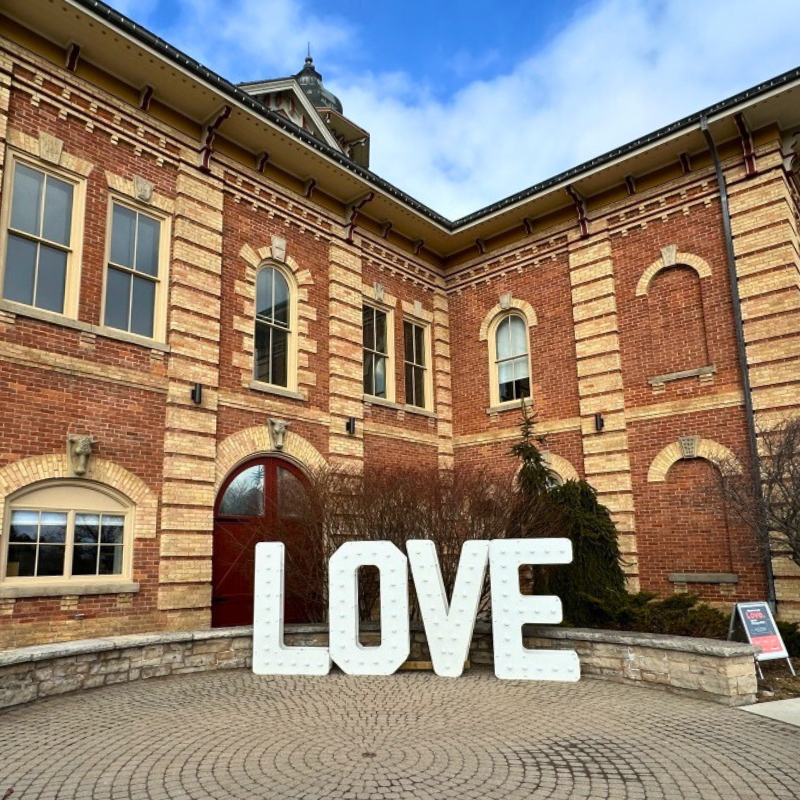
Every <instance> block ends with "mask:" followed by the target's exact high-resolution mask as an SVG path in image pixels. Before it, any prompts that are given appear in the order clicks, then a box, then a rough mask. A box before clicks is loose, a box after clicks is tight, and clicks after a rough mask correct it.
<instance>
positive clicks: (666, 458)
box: [647, 436, 742, 483]
mask: <svg viewBox="0 0 800 800" xmlns="http://www.w3.org/2000/svg"><path fill="white" fill-rule="evenodd" d="M684 458H686V459H691V458H702V459H705V460H706V461H710V462H711V463H712V464H721V463H724V464H728V465H730V466H732V467H733V468H734V469H735V470H736V471H737V472H741V469H742V468H741V465H740V464H739V462H738V461H737V460H736V456H734V454H733V453H732V452H731V451H730V450H729V449H728V448H727V447H725V445H723V444H719V442H715V441H713V440H712V439H702V438H701V437H699V436H684V437H681V439H679V440H678V441H677V442H672V444H668V445H667V446H666V447H665V448H664V449H663V450H661V452H660V453H658V455H657V456H656V457H655V458H654V459H653V461H652V463H651V464H650V469H649V470H648V471H647V482H648V483H664V482H665V481H666V480H667V473H669V471H670V468H671V467H672V465H673V464H674V463H675V462H676V461H680V460H681V459H684Z"/></svg>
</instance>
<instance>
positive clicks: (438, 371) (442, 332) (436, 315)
mask: <svg viewBox="0 0 800 800" xmlns="http://www.w3.org/2000/svg"><path fill="white" fill-rule="evenodd" d="M431 335H432V336H433V394H434V399H435V401H436V415H437V417H438V421H437V425H436V433H437V436H438V439H439V469H453V462H454V458H453V390H452V380H451V378H450V374H451V373H450V311H449V305H448V302H447V295H445V294H444V291H443V290H442V291H441V292H437V293H436V294H435V295H434V298H433V326H432V331H431Z"/></svg>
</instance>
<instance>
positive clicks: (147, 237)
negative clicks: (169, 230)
mask: <svg viewBox="0 0 800 800" xmlns="http://www.w3.org/2000/svg"><path fill="white" fill-rule="evenodd" d="M160 236H161V223H160V222H159V221H158V220H157V219H153V218H152V217H146V216H145V215H144V214H139V230H138V235H137V237H136V269H137V270H138V271H139V272H145V273H147V274H148V275H152V276H154V277H155V276H157V275H158V242H159V239H160Z"/></svg>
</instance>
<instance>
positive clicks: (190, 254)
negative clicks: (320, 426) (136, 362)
mask: <svg viewBox="0 0 800 800" xmlns="http://www.w3.org/2000/svg"><path fill="white" fill-rule="evenodd" d="M222 200H223V197H222V189H221V182H220V181H219V180H218V179H216V178H214V177H207V176H203V175H200V174H199V173H197V172H196V170H194V169H192V168H191V167H188V166H187V165H185V164H182V165H181V168H180V172H179V174H178V178H177V197H176V201H175V223H174V239H173V254H172V262H171V266H170V284H171V292H170V301H169V334H168V337H169V338H168V343H169V346H170V350H171V353H170V357H169V369H168V378H169V388H168V394H167V408H166V432H165V435H164V489H163V498H162V509H161V561H160V569H159V584H160V585H159V592H158V605H159V608H160V609H162V610H164V611H166V612H168V626H169V627H171V628H179V629H180V628H191V627H202V626H204V625H208V624H209V622H210V613H211V555H212V549H213V528H214V518H213V507H214V479H215V474H214V464H215V457H216V431H217V418H216V411H217V395H218V387H219V332H220V324H219V320H220V292H221V278H220V274H221V268H222V255H221V254H222ZM195 383H201V384H202V385H203V398H202V404H201V405H195V404H194V403H192V401H191V398H190V392H191V388H192V386H193V385H194V384H195Z"/></svg>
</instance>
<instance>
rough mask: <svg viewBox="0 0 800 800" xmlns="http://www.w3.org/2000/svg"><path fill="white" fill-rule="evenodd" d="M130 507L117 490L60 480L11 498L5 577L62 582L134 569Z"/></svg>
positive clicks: (8, 579) (6, 579) (18, 580)
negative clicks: (129, 543)
mask: <svg viewBox="0 0 800 800" xmlns="http://www.w3.org/2000/svg"><path fill="white" fill-rule="evenodd" d="M130 518H131V509H130V507H129V505H128V504H127V502H126V501H125V500H124V499H123V498H121V497H119V496H117V494H116V493H112V492H110V491H106V490H105V489H103V490H101V489H98V488H94V487H91V486H87V485H86V484H85V483H83V482H81V483H76V484H73V483H69V482H58V483H54V484H52V485H49V486H46V487H42V488H38V489H34V490H32V491H29V492H26V493H25V494H23V495H21V496H18V497H16V498H13V499H12V500H11V501H10V502H9V506H8V511H7V522H6V529H5V531H4V533H5V537H4V538H5V542H6V546H5V548H4V559H3V570H2V581H3V582H6V583H15V584H16V583H20V584H22V583H31V582H39V583H58V582H62V581H69V580H71V579H80V580H81V581H87V580H88V581H91V580H92V579H108V578H109V577H116V578H121V577H123V576H125V575H127V574H128V573H129V571H130V570H129V566H128V561H129V555H130V554H129V545H128V541H127V540H128V538H129V537H128V531H129V529H130V526H131V519H130Z"/></svg>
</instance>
